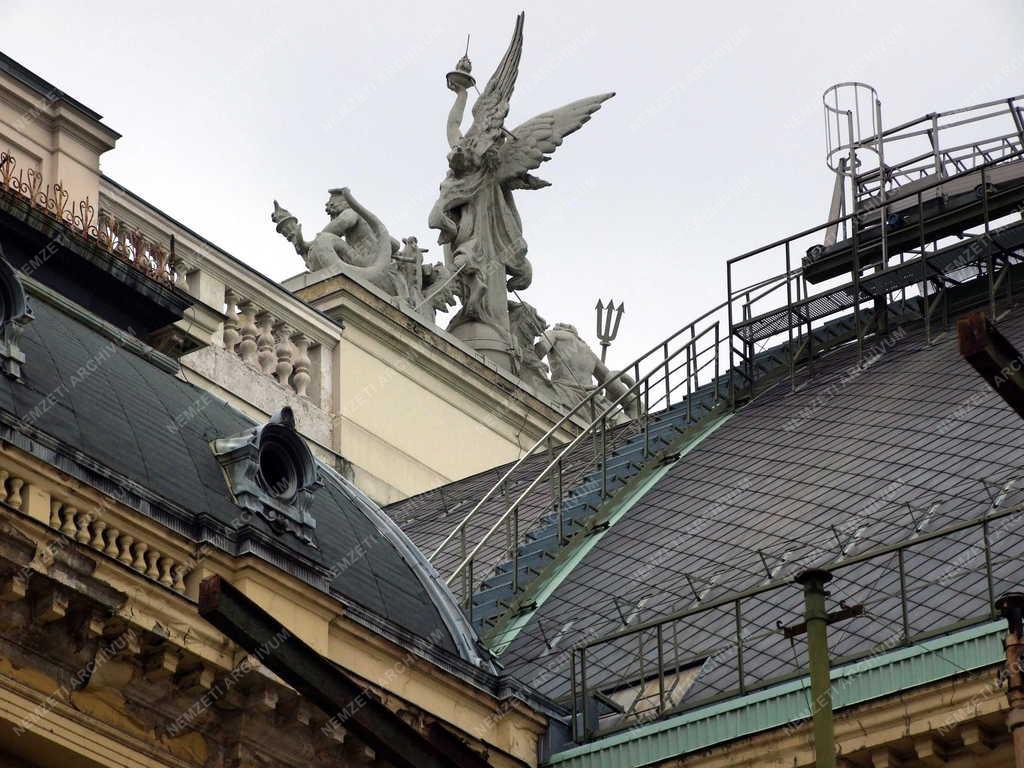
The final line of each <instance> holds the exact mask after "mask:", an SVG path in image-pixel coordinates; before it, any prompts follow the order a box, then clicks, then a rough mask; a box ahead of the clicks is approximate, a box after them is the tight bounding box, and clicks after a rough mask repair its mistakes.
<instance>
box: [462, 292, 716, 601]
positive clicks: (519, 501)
mask: <svg viewBox="0 0 1024 768" xmlns="http://www.w3.org/2000/svg"><path fill="white" fill-rule="evenodd" d="M724 306H725V305H724V304H722V305H719V307H717V308H716V309H720V308H722V307H724ZM709 314H710V313H705V314H704V315H702V316H701V318H700V319H704V318H707V317H708V315H709ZM700 319H698V320H694V321H693V322H692V323H690V324H689V325H687V326H685V327H684V328H683V330H685V329H686V328H690V327H693V326H695V325H696V324H697V323H698V322H700ZM716 325H717V321H716ZM713 327H714V326H709V327H708V328H706V329H704V330H703V331H701V332H700V333H699V334H696V335H695V336H692V337H691V338H690V340H689V341H688V342H687V344H686V345H685V346H682V347H680V348H679V349H677V350H676V351H675V352H673V353H672V354H671V355H669V356H668V357H666V358H665V359H664V360H663V361H661V363H659V365H658V366H657V367H655V368H653V369H652V370H651V371H649V372H648V373H647V374H646V375H645V376H644V377H643V378H642V379H638V380H637V381H636V382H634V383H633V385H632V386H631V387H629V388H628V389H627V390H626V391H625V392H623V393H622V394H621V395H619V396H618V397H617V398H616V399H615V401H614V402H613V403H611V404H610V405H608V406H607V407H606V408H605V410H604V411H603V412H602V413H601V415H600V416H598V417H596V418H595V419H594V421H593V422H591V424H590V427H593V426H594V425H596V424H598V423H599V422H603V421H604V420H605V419H606V418H607V417H608V415H609V414H610V413H612V412H613V411H614V410H615V409H616V407H617V406H618V405H619V404H621V403H622V402H624V401H626V400H628V399H631V396H632V395H633V393H634V391H635V390H638V389H639V387H640V385H641V384H646V383H647V382H648V380H649V379H650V377H651V376H653V375H654V374H655V373H659V372H660V371H661V369H662V368H663V367H664V366H665V364H666V363H668V361H669V360H672V359H673V358H675V357H676V355H678V354H680V353H681V352H682V351H683V350H685V349H687V348H689V347H690V346H692V345H693V344H694V343H695V342H696V341H697V340H698V339H701V338H703V337H704V336H705V335H706V334H707V333H708V332H709V331H710V330H711V329H712V328H713ZM675 335H678V333H677V334H675ZM588 434H590V432H589V427H588V429H587V430H585V431H583V432H580V434H578V435H577V436H576V437H575V438H573V440H572V441H571V442H569V443H568V444H566V445H565V446H563V448H562V450H561V452H560V453H559V454H558V456H556V457H555V458H554V459H552V460H551V461H550V462H549V463H548V465H547V466H546V467H544V469H543V470H541V471H540V472H539V473H537V476H536V477H534V479H533V480H532V481H531V482H530V484H529V485H528V486H527V487H526V489H525V490H524V491H523V492H522V493H520V494H519V496H518V497H517V498H516V500H515V501H514V502H512V504H510V505H509V507H508V509H506V510H505V511H504V512H503V513H502V514H501V516H500V517H499V518H498V519H497V520H496V521H495V522H494V524H493V525H492V526H491V527H490V528H489V529H488V531H487V533H486V534H484V536H483V537H482V538H481V539H480V541H479V542H477V544H476V546H474V547H473V549H472V550H471V551H470V552H469V554H468V555H466V556H465V558H463V560H462V562H460V563H459V564H458V566H457V567H456V568H455V570H454V571H453V572H452V574H451V576H449V578H448V581H447V583H448V584H449V585H450V584H451V583H452V582H453V581H454V580H455V578H456V577H457V576H458V575H460V574H461V573H462V570H463V569H464V568H466V567H467V566H468V565H469V563H470V562H472V561H473V560H475V559H476V555H477V554H478V553H479V551H480V549H481V548H482V547H483V546H484V544H486V543H487V541H488V540H489V539H490V537H491V536H492V535H494V532H495V531H497V530H498V528H500V527H501V525H502V524H503V523H504V522H505V521H506V520H508V518H509V516H510V515H511V514H512V513H513V512H514V511H515V510H516V509H517V508H518V507H519V505H520V504H522V502H523V500H524V499H525V498H526V497H527V496H528V495H529V494H530V493H531V492H533V489H534V488H536V487H537V484H538V483H539V482H540V481H541V480H543V479H544V478H545V477H546V476H547V474H548V472H550V471H551V470H552V469H553V468H554V467H555V466H557V465H558V464H559V462H560V461H561V460H562V458H563V457H564V456H565V455H566V454H567V453H568V452H569V451H570V450H572V449H573V448H575V447H576V445H577V444H578V443H579V442H580V441H581V440H582V439H583V438H584V437H585V436H587V435H588Z"/></svg>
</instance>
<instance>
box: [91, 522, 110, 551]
mask: <svg viewBox="0 0 1024 768" xmlns="http://www.w3.org/2000/svg"><path fill="white" fill-rule="evenodd" d="M106 529H107V524H106V523H105V522H103V521H102V520H99V519H97V520H96V522H94V523H93V524H92V530H93V535H92V541H91V542H90V545H91V546H92V547H93V549H98V550H100V551H101V552H102V551H103V548H104V547H105V546H106V542H105V541H104V539H103V532H104V531H105V530H106Z"/></svg>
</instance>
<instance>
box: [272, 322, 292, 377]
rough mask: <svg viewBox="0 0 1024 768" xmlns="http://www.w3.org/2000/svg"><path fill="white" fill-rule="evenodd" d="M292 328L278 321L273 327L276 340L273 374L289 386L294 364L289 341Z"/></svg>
mask: <svg viewBox="0 0 1024 768" xmlns="http://www.w3.org/2000/svg"><path fill="white" fill-rule="evenodd" d="M291 334H292V329H291V328H289V327H288V326H287V325H285V324H284V323H278V324H277V326H276V327H275V328H274V337H275V339H276V340H277V348H276V350H275V351H276V352H277V370H276V371H275V372H274V375H275V376H277V380H278V381H279V382H280V383H281V384H283V385H284V386H286V387H289V386H291V384H290V381H291V377H292V370H293V369H294V365H293V364H292V353H293V349H292V341H291Z"/></svg>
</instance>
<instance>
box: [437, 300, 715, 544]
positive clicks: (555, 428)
mask: <svg viewBox="0 0 1024 768" xmlns="http://www.w3.org/2000/svg"><path fill="white" fill-rule="evenodd" d="M726 304H728V302H727V301H723V302H722V303H721V304H719V305H718V306H716V307H714V308H712V309H710V310H708V311H707V312H705V313H704V314H702V315H701V316H699V317H698V318H696V319H695V320H693V321H691V322H690V323H689V324H687V325H684V326H683V327H682V328H680V329H679V330H677V331H675V332H674V333H672V334H671V335H670V336H668V337H667V338H665V339H663V340H662V341H660V342H658V343H657V344H655V345H654V346H653V347H651V348H650V349H649V350H648V351H647V352H645V353H643V354H642V355H640V356H639V357H638V358H636V359H635V360H634V361H633V362H631V363H629V364H628V365H626V366H623V367H622V368H620V369H618V372H617V373H613V374H612V375H611V376H609V377H608V378H607V379H606V380H605V381H602V382H601V384H600V385H598V386H597V387H596V388H595V389H594V391H593V392H591V393H590V394H589V395H587V397H586V398H584V399H583V400H581V401H580V402H579V403H577V404H576V406H574V407H573V408H572V410H570V411H569V412H568V413H566V414H565V415H564V416H563V417H562V418H561V419H559V420H558V422H556V423H555V425H554V426H553V427H551V428H550V429H549V430H548V431H547V432H545V433H544V434H543V435H542V436H541V437H540V438H539V439H538V440H537V441H536V442H535V443H534V444H533V445H532V446H531V447H530V448H529V450H527V452H526V453H524V454H523V455H522V456H521V457H520V458H519V460H518V461H516V463H515V464H513V465H512V466H511V467H510V468H509V469H508V470H506V472H505V473H504V474H503V475H502V476H501V478H500V479H499V480H498V481H497V482H496V483H495V484H494V485H493V486H491V488H490V489H489V490H488V491H487V493H485V494H484V495H483V497H482V498H481V499H480V500H479V501H478V502H477V503H476V504H475V505H474V506H473V508H472V509H471V510H470V511H469V512H468V513H467V514H466V516H465V517H463V518H462V520H461V521H459V524H458V525H456V526H455V527H454V528H453V529H452V530H451V532H450V533H449V534H448V535H447V536H445V538H444V540H443V541H442V542H441V543H440V544H439V545H438V546H437V547H436V548H435V549H434V551H433V552H432V553H431V554H430V557H429V560H430V561H431V562H433V560H434V558H435V557H437V556H438V554H440V552H441V551H442V550H443V549H444V548H445V547H446V546H448V544H449V543H450V542H451V541H452V540H453V539H454V538H455V537H456V536H457V535H458V534H459V533H460V532H461V531H463V530H465V528H466V525H468V524H469V522H470V521H471V520H472V518H473V517H474V516H475V515H476V513H477V512H478V511H479V510H480V508H481V507H482V506H483V505H484V504H486V503H487V502H488V501H489V500H490V498H491V497H492V496H493V495H494V493H495V492H496V491H497V490H498V489H499V488H500V487H501V486H502V485H503V484H504V483H505V482H506V481H507V480H508V479H509V477H511V476H512V474H513V473H514V472H515V471H516V470H517V469H519V467H520V466H521V465H522V464H523V462H524V461H526V460H527V459H528V458H530V457H531V456H533V455H534V454H535V452H536V451H537V448H538V447H540V446H543V445H546V444H547V443H548V441H549V440H550V439H551V437H552V436H553V435H554V434H556V433H557V432H558V430H559V429H561V427H562V425H563V424H565V423H566V422H567V421H568V420H569V419H571V418H572V417H573V416H575V415H576V414H577V413H579V412H580V410H581V409H582V408H583V407H584V406H586V405H588V404H592V403H593V401H594V400H595V399H596V398H597V397H598V396H599V395H600V394H601V393H602V392H603V391H604V388H605V387H606V386H607V385H608V384H610V383H612V382H614V381H616V380H617V379H618V378H619V377H620V376H621V374H622V372H623V371H629V370H636V371H637V378H639V366H640V364H641V363H642V362H643V361H644V360H646V359H647V358H648V357H650V356H651V355H653V354H654V353H655V352H658V351H660V350H662V349H663V348H664V347H665V346H666V345H667V344H669V343H671V342H672V341H674V340H675V339H677V338H678V337H679V336H680V335H681V334H682V333H683V332H685V331H686V330H688V329H689V328H691V327H693V326H695V325H696V324H697V323H699V322H700V321H701V320H705V319H707V318H708V317H710V316H711V315H713V314H714V313H715V312H718V311H719V310H721V309H724V308H725V306H726ZM659 364H660V363H659ZM598 418H599V417H598ZM598 418H594V419H592V420H591V422H590V423H589V424H587V426H586V427H584V428H583V430H582V431H581V432H580V435H585V434H587V433H588V431H589V430H590V429H591V427H593V426H594V424H595V423H596V422H597V421H598Z"/></svg>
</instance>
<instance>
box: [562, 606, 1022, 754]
mask: <svg viewBox="0 0 1024 768" xmlns="http://www.w3.org/2000/svg"><path fill="white" fill-rule="evenodd" d="M1005 633H1006V624H1005V622H1002V621H994V622H989V623H986V624H982V625H980V626H977V627H971V628H969V629H966V630H961V631H959V632H956V633H953V634H951V635H947V636H944V637H940V638H936V639H934V640H930V641H927V642H925V643H922V644H921V645H919V646H913V647H910V648H903V649H900V650H896V651H890V652H889V653H886V654H882V655H879V656H875V657H872V658H870V659H868V660H866V661H861V662H856V663H853V664H849V665H846V666H844V667H839V668H836V669H833V670H832V675H831V679H832V681H833V682H832V691H833V704H834V707H835V709H836V710H841V709H842V708H844V707H849V706H853V705H856V704H860V703H863V702H867V701H871V700H872V699H878V698H882V697H884V696H888V695H891V694H894V693H898V692H900V691H905V690H907V689H909V688H913V687H915V686H919V685H927V684H928V683H932V682H936V681H938V680H942V679H945V678H949V677H953V676H956V675H959V674H963V673H965V672H971V671H973V670H978V669H982V668H984V667H989V666H992V665H995V664H999V663H1000V662H1002V661H1004V660H1005V654H1004V651H1003V645H1002V641H1003V636H1004V635H1005ZM809 700H810V681H809V679H808V678H802V679H800V680H793V681H790V682H787V683H782V684H780V685H776V686H773V687H771V688H768V689H765V690H763V691H758V692H757V693H752V694H748V695H746V696H740V697H737V698H734V699H730V700H728V701H724V702H719V703H716V704H712V705H710V706H706V707H701V708H699V709H695V710H692V711H689V712H686V713H684V714H682V715H678V716H676V717H671V718H668V719H666V720H663V721H660V722H656V723H649V724H647V725H644V726H640V727H638V728H633V729H631V730H629V731H626V732H624V733H619V734H615V735H613V736H609V737H606V738H603V739H599V740H597V741H594V742H591V743H589V744H584V745H582V746H578V747H573V748H572V749H567V750H564V751H562V752H557V753H555V754H553V755H552V756H551V757H550V758H548V759H547V760H546V761H545V765H553V766H554V765H557V766H559V768H577V766H579V767H580V768H582V767H583V766H586V768H640V766H645V765H650V764H652V763H656V762H659V761H661V760H668V759H671V758H673V757H678V756H680V755H685V754H687V753H690V752H696V751H698V750H702V749H707V748H709V747H712V746H714V745H715V744H721V743H723V742H726V741H730V740H732V739H736V738H740V737H743V736H748V735H750V734H753V733H758V732H759V731H766V730H769V729H771V728H778V727H781V726H784V725H787V724H789V723H792V722H795V721H799V720H803V719H806V718H807V717H808V701H809Z"/></svg>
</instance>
